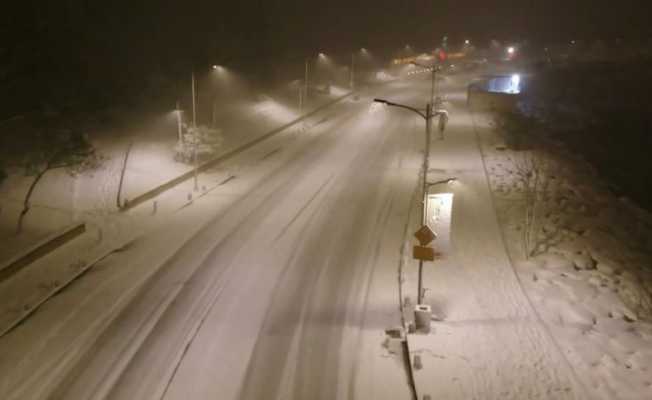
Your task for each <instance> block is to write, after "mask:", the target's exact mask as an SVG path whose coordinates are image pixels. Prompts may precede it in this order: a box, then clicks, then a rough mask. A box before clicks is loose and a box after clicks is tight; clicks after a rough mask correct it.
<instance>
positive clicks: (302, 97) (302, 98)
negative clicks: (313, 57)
mask: <svg viewBox="0 0 652 400" xmlns="http://www.w3.org/2000/svg"><path fill="white" fill-rule="evenodd" d="M317 60H319V61H322V62H326V61H328V56H327V55H326V54H324V53H323V52H320V53H319V54H317ZM309 65H310V57H308V58H306V60H305V66H306V68H305V69H306V70H305V78H304V89H303V91H304V93H303V94H301V93H299V109H300V110H301V113H302V114H303V104H304V103H306V102H307V101H308V77H309V71H310V67H309Z"/></svg>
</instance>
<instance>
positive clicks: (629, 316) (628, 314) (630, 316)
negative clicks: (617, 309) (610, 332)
mask: <svg viewBox="0 0 652 400" xmlns="http://www.w3.org/2000/svg"><path fill="white" fill-rule="evenodd" d="M623 319H624V320H625V321H627V322H635V321H638V316H637V315H636V313H635V312H633V311H632V310H630V309H628V308H626V309H625V310H624V311H623Z"/></svg>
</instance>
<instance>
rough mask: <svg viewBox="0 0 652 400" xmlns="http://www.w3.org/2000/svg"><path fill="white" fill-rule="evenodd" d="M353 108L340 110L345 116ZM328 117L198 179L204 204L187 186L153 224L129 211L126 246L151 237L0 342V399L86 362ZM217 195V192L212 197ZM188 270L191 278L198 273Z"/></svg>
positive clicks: (146, 210) (146, 211)
mask: <svg viewBox="0 0 652 400" xmlns="http://www.w3.org/2000/svg"><path fill="white" fill-rule="evenodd" d="M349 106H350V105H347V104H341V105H339V107H340V111H341V110H342V109H344V110H346V108H347V107H349ZM337 107H338V106H336V108H337ZM330 112H331V111H325V112H324V113H321V114H320V115H317V116H315V117H314V118H312V119H311V120H310V121H308V124H307V128H308V130H307V131H304V132H303V133H302V134H300V135H299V134H298V132H297V131H295V130H287V131H284V132H283V133H281V134H279V135H278V136H275V137H274V138H272V139H270V140H269V141H267V142H264V143H261V144H260V145H259V146H256V147H255V148H252V149H250V150H248V151H247V153H246V154H243V155H242V156H241V157H238V159H237V160H233V161H232V162H231V163H229V164H228V165H226V166H225V167H224V168H220V169H216V170H214V171H210V172H209V173H206V174H201V175H200V179H201V182H202V186H206V191H205V192H203V191H202V193H201V197H200V198H198V197H197V195H195V196H194V199H193V201H192V203H188V201H187V194H188V193H189V192H193V190H192V182H190V183H188V184H187V185H181V186H179V187H178V189H177V188H175V190H172V191H170V192H168V193H166V194H165V195H164V196H163V197H162V198H160V204H161V206H160V208H159V210H158V213H157V214H156V216H152V208H151V204H146V205H143V206H142V207H138V208H136V209H134V210H132V211H130V212H129V215H128V216H127V220H125V221H124V222H123V224H120V226H117V227H116V234H117V235H122V238H123V239H124V240H126V239H128V238H129V237H130V235H134V234H135V233H136V232H139V231H143V230H147V229H149V233H148V235H146V236H144V237H142V238H140V239H138V240H136V241H135V242H133V243H132V244H130V246H129V247H128V248H126V249H125V251H123V252H118V253H116V254H114V255H112V256H111V257H110V258H109V259H107V260H105V261H102V262H101V263H99V264H98V265H97V266H96V267H94V268H93V269H92V270H91V271H90V272H89V273H88V274H87V275H85V277H84V279H81V280H79V281H78V282H76V283H75V284H74V285H73V286H71V287H70V290H66V291H64V292H63V293H61V294H60V295H59V296H57V297H55V298H53V299H52V300H51V301H49V302H48V303H47V304H45V305H44V306H43V307H42V309H41V310H39V312H38V313H36V314H34V315H33V316H32V317H31V318H30V320H29V323H27V324H24V325H21V326H19V327H17V328H16V330H15V331H12V332H11V333H10V334H9V335H7V336H5V337H3V338H2V339H1V340H0V371H2V373H0V397H1V398H7V399H23V398H30V399H31V398H42V397H43V398H45V397H46V396H47V393H48V391H50V390H53V388H55V387H56V386H57V385H58V384H59V383H60V381H59V380H60V379H61V378H62V377H63V376H65V374H66V373H68V372H69V371H70V369H71V368H73V367H74V365H75V364H76V362H77V361H78V360H79V357H83V356H84V354H85V352H86V351H87V350H88V348H89V346H91V345H92V344H93V343H94V341H95V340H96V339H97V337H98V336H99V335H100V334H101V333H102V331H103V329H104V328H105V326H106V324H107V323H109V322H110V320H111V319H112V318H114V317H115V316H116V315H117V314H118V313H119V312H120V311H121V310H122V309H123V308H124V307H125V306H126V305H127V304H128V303H129V301H130V299H132V298H133V297H134V296H135V295H136V294H137V293H138V289H139V287H141V285H143V284H144V283H146V282H147V280H148V279H149V277H151V276H152V274H154V273H156V271H157V270H158V269H159V268H160V267H161V266H162V265H164V264H165V263H166V262H167V261H168V260H169V259H170V258H171V257H175V254H176V252H177V251H178V249H179V248H180V247H183V246H184V244H185V243H187V242H188V240H189V239H190V238H192V237H193V236H194V235H195V233H196V232H198V231H199V230H200V229H201V228H202V227H203V226H204V225H205V224H206V223H208V222H210V221H212V220H213V218H214V217H215V216H216V215H219V214H220V213H223V212H225V210H226V209H227V208H228V207H229V205H231V204H232V203H233V202H234V201H237V200H238V199H240V198H241V197H242V196H244V195H245V194H246V193H247V192H248V191H250V190H251V188H252V187H254V186H255V185H257V184H259V182H260V180H261V179H263V178H264V177H265V176H266V174H268V173H270V171H273V170H274V169H275V168H277V166H278V165H282V164H283V163H286V162H287V160H288V159H289V158H292V156H293V154H294V153H296V152H297V151H300V150H301V149H302V147H303V146H306V144H307V143H310V141H311V140H312V139H313V138H314V137H315V135H317V134H318V133H317V132H316V129H310V127H311V126H312V127H315V128H316V127H317V126H318V125H319V124H320V121H321V120H322V119H323V118H324V115H329V113H330ZM234 169H235V170H237V171H238V175H237V177H236V178H235V179H233V180H231V181H229V182H228V184H225V185H223V183H224V182H225V180H226V177H227V175H226V173H227V171H232V170H234ZM216 188H219V189H218V190H214V189H216ZM227 233H228V232H227V231H221V232H220V234H227ZM205 240H209V242H208V243H206V242H201V243H195V242H193V243H192V244H188V245H187V246H185V250H184V253H183V254H179V255H176V258H177V259H183V258H182V257H188V259H194V258H196V257H199V258H201V257H200V256H199V255H198V254H196V252H197V250H198V249H199V250H202V249H203V250H205V249H206V248H211V246H210V243H212V241H213V240H215V238H214V237H207V238H205ZM190 264H192V263H190ZM190 264H189V265H188V268H187V272H188V273H190V272H191V271H192V268H193V265H190ZM162 307H163V305H162ZM61 315H65V318H61ZM35 343H37V344H38V345H34V344H35ZM115 356H116V357H118V356H120V355H118V354H116V355H115ZM54 366H57V368H54ZM41 396H42V397H41Z"/></svg>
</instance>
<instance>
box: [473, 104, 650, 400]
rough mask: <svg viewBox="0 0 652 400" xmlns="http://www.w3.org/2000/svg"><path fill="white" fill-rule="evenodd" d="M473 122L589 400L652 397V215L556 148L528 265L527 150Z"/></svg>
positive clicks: (517, 260) (510, 225) (544, 306)
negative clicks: (522, 164) (522, 160)
mask: <svg viewBox="0 0 652 400" xmlns="http://www.w3.org/2000/svg"><path fill="white" fill-rule="evenodd" d="M474 122H475V125H476V127H477V129H478V133H479V137H480V138H481V142H482V147H483V152H484V156H485V162H486V166H487V171H488V173H489V176H490V183H491V189H492V192H493V197H494V200H495V203H496V207H497V211H498V215H499V220H500V222H501V227H502V230H503V234H504V237H505V239H506V240H505V241H506V243H507V245H508V250H509V252H510V256H511V258H512V259H513V261H514V264H515V266H516V269H517V273H518V275H519V278H520V280H521V282H522V284H523V287H524V288H525V290H526V292H527V294H528V297H529V298H530V299H531V301H532V304H533V305H534V307H535V308H536V309H537V312H538V313H539V315H540V316H541V317H542V318H543V320H544V321H545V323H546V325H547V326H548V327H549V329H550V331H551V333H552V335H553V336H554V338H555V340H556V341H557V342H558V343H559V345H560V346H561V347H562V350H563V351H564V353H565V355H566V358H567V359H568V361H569V362H570V363H571V364H572V366H573V368H574V369H575V371H576V372H577V375H578V376H579V378H580V379H581V380H582V381H583V383H584V386H585V387H586V388H587V390H588V391H589V392H590V395H591V398H592V399H604V400H607V399H609V400H615V399H649V398H651V397H652V323H651V322H652V319H651V317H652V217H651V216H650V215H649V214H648V213H646V212H645V211H643V210H640V209H637V208H636V207H635V206H633V205H632V204H630V203H629V202H628V201H627V200H626V199H618V198H616V197H615V196H614V195H613V194H611V193H610V192H609V190H608V188H607V187H606V185H605V184H604V183H603V182H601V181H600V178H599V177H598V176H597V174H596V173H595V172H594V171H593V169H592V168H591V167H590V166H589V165H588V164H587V163H586V162H584V161H582V160H581V159H578V158H577V157H576V156H573V155H571V154H569V152H567V151H566V150H564V148H563V146H561V145H559V144H556V145H555V146H556V147H555V149H556V150H555V152H554V154H555V156H554V157H555V159H554V160H551V163H553V164H554V166H555V167H554V169H553V170H551V174H552V179H550V180H549V181H550V182H551V185H550V187H549V189H548V190H549V196H548V198H547V200H546V201H545V202H544V203H543V204H542V205H541V209H542V210H543V212H542V217H543V218H544V220H543V221H542V223H541V225H540V227H538V228H537V231H536V232H535V235H536V236H535V240H536V243H535V248H536V255H535V256H534V257H532V258H530V259H529V260H527V261H526V260H525V259H524V256H523V254H524V252H523V248H522V242H523V241H522V237H523V229H524V201H523V186H522V184H520V183H519V180H518V179H517V176H516V175H517V174H516V170H517V168H516V165H515V163H514V160H516V159H518V157H522V153H521V152H515V151H513V150H510V149H509V148H508V147H507V146H506V145H505V143H504V140H503V139H502V138H501V137H500V135H498V134H497V133H496V132H495V131H494V130H493V129H492V128H491V124H490V119H489V116H488V115H477V114H476V115H475V118H474ZM641 184H643V183H641Z"/></svg>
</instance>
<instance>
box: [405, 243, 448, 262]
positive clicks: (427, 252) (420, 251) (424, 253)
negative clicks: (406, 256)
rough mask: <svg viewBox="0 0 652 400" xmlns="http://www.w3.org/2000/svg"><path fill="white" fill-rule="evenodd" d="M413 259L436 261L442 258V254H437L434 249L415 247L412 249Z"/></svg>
mask: <svg viewBox="0 0 652 400" xmlns="http://www.w3.org/2000/svg"><path fill="white" fill-rule="evenodd" d="M412 257H414V259H415V260H421V261H435V259H436V258H440V257H441V254H440V253H438V252H436V251H435V249H433V248H432V247H426V246H414V247H413V248H412Z"/></svg>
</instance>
